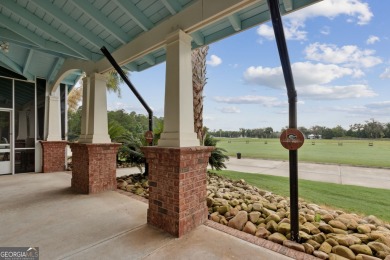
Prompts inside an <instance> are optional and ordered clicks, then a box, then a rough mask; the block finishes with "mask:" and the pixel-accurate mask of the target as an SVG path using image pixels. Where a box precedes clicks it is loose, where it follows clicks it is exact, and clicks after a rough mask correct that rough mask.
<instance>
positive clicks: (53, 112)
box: [46, 88, 61, 141]
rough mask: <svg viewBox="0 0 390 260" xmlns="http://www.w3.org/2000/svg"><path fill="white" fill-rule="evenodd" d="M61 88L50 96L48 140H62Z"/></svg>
mask: <svg viewBox="0 0 390 260" xmlns="http://www.w3.org/2000/svg"><path fill="white" fill-rule="evenodd" d="M59 92H60V88H58V89H57V91H56V92H54V93H51V95H50V96H48V102H47V104H48V107H49V109H48V126H47V138H46V141H60V140H61V107H60V97H59Z"/></svg>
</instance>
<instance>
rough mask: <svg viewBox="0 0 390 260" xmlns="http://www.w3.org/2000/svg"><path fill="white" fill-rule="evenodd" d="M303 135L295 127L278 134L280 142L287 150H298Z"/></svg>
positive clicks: (302, 141)
mask: <svg viewBox="0 0 390 260" xmlns="http://www.w3.org/2000/svg"><path fill="white" fill-rule="evenodd" d="M304 141H305V137H304V136H303V134H302V133H301V131H299V130H298V129H296V128H289V129H286V130H284V131H283V132H282V134H281V135H280V143H281V144H282V146H283V147H284V148H286V149H287V150H298V149H299V148H300V147H301V146H302V145H303V143H304Z"/></svg>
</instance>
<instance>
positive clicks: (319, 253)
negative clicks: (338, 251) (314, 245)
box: [313, 251, 329, 260]
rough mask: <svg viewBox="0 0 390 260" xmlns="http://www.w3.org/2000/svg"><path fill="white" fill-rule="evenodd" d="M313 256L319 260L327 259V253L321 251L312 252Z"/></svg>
mask: <svg viewBox="0 0 390 260" xmlns="http://www.w3.org/2000/svg"><path fill="white" fill-rule="evenodd" d="M313 255H314V256H315V257H318V258H319V259H325V260H326V259H329V255H328V254H327V253H324V252H322V251H314V252H313Z"/></svg>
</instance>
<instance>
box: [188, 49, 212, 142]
mask: <svg viewBox="0 0 390 260" xmlns="http://www.w3.org/2000/svg"><path fill="white" fill-rule="evenodd" d="M208 50H209V46H207V45H206V46H203V47H200V48H198V49H195V50H193V51H192V88H193V95H194V130H195V133H196V134H197V136H198V139H199V142H200V144H203V138H204V134H205V133H204V132H203V89H204V86H205V85H206V81H207V78H206V56H207V53H208Z"/></svg>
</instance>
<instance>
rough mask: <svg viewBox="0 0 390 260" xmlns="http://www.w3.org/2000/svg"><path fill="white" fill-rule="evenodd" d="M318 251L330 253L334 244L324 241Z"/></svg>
mask: <svg viewBox="0 0 390 260" xmlns="http://www.w3.org/2000/svg"><path fill="white" fill-rule="evenodd" d="M318 251H322V252H325V253H327V254H329V253H330V252H332V246H331V245H330V244H329V243H328V242H324V243H322V244H321V246H320V248H319V249H318Z"/></svg>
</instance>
